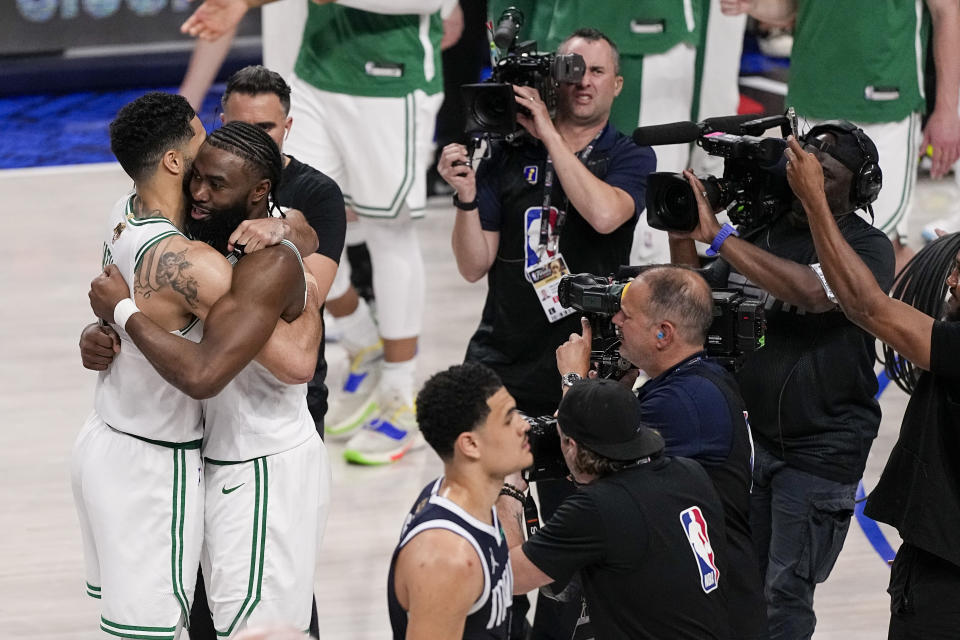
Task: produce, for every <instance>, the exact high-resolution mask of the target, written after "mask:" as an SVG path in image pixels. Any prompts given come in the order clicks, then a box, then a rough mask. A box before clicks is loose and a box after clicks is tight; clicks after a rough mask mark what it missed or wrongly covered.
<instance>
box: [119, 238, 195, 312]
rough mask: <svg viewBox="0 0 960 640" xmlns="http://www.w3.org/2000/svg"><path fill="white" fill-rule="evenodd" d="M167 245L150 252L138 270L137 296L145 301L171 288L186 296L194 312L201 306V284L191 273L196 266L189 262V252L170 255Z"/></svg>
mask: <svg viewBox="0 0 960 640" xmlns="http://www.w3.org/2000/svg"><path fill="white" fill-rule="evenodd" d="M166 245H167V243H166V242H160V243H158V244H156V245H155V246H153V247H150V249H148V250H147V253H146V254H145V255H144V256H143V259H142V260H141V261H140V266H139V267H138V268H137V271H136V273H135V274H134V275H135V276H136V282H135V283H134V292H135V293H139V294H140V295H141V296H143V297H144V298H149V297H150V296H151V295H153V293H155V292H159V291H161V290H162V289H163V288H164V287H170V288H171V289H172V290H173V291H176V292H177V293H179V294H180V295H182V296H183V298H184V300H186V301H187V304H188V305H189V306H190V308H191V309H196V308H197V305H198V295H199V294H198V285H197V280H196V278H194V277H193V276H192V275H190V273H189V269H190V267H191V266H192V264H191V263H190V262H189V261H188V260H187V259H186V253H187V250H186V249H184V250H183V251H179V252H176V251H167V250H166V249H165V247H166Z"/></svg>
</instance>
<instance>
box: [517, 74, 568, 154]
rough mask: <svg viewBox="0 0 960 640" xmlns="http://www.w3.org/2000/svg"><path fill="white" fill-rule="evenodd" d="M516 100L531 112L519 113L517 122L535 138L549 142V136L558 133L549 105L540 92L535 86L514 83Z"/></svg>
mask: <svg viewBox="0 0 960 640" xmlns="http://www.w3.org/2000/svg"><path fill="white" fill-rule="evenodd" d="M513 93H514V100H516V102H517V105H519V106H521V107H523V108H524V109H526V110H527V111H529V112H530V115H529V116H528V115H525V114H523V113H520V112H518V113H517V124H519V125H520V126H521V127H523V128H524V129H526V130H527V132H528V133H529V134H530V135H532V136H533V137H534V138H537V139H538V140H541V141H543V142H544V144H546V143H548V142H549V140H547V138H548V137H550V136H551V135H557V129H556V127H554V126H553V120H552V119H551V118H550V112H549V111H548V110H547V105H546V104H545V103H544V102H543V100H541V99H540V93H539V92H538V91H537V90H536V89H534V88H533V87H523V86H520V85H516V84H515V85H513Z"/></svg>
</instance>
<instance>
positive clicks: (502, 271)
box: [438, 29, 656, 638]
mask: <svg viewBox="0 0 960 640" xmlns="http://www.w3.org/2000/svg"><path fill="white" fill-rule="evenodd" d="M558 52H559V53H577V54H580V55H581V56H583V59H584V63H585V71H584V74H583V78H582V79H581V80H580V82H578V83H576V84H573V83H560V85H559V87H558V91H557V94H558V100H557V110H556V117H555V119H553V120H552V119H551V117H550V113H549V112H548V110H547V108H546V106H545V105H544V103H543V101H542V100H541V98H540V96H539V94H538V92H537V91H536V90H535V89H533V88H531V87H525V86H518V85H514V92H515V96H516V102H517V104H518V105H520V106H521V107H522V108H523V109H524V110H526V114H525V113H524V112H523V111H522V110H521V112H520V113H518V115H517V122H518V123H519V124H520V125H521V126H522V127H523V128H524V129H525V130H526V132H527V133H529V135H524V136H521V137H520V138H519V139H518V140H517V141H515V143H514V144H509V143H506V142H502V141H501V142H497V143H494V145H493V149H492V150H491V156H490V158H489V159H485V160H483V161H482V163H481V164H480V166H479V167H478V168H477V172H476V173H475V172H474V169H473V168H472V167H471V166H469V165H468V164H467V163H468V161H469V159H468V156H467V149H466V148H465V147H464V146H463V145H459V144H452V145H448V146H446V147H445V148H444V150H443V152H442V154H441V157H440V162H439V165H438V171H439V173H440V175H441V176H442V177H443V178H444V180H446V181H447V182H448V183H449V184H450V185H451V186H452V187H453V188H454V189H455V190H456V192H457V193H456V197H455V198H454V204H455V206H456V207H457V212H456V221H455V223H454V228H453V240H452V244H453V252H454V256H455V257H456V261H457V268H458V269H459V271H460V273H461V275H463V277H464V278H466V279H467V280H468V281H470V282H475V281H477V280H479V279H480V278H482V277H483V276H484V275H487V276H488V278H487V282H488V285H489V288H488V291H487V299H486V302H485V304H484V308H483V313H482V316H481V319H480V326H479V327H478V328H477V331H476V332H475V333H474V335H473V337H472V338H471V340H470V344H469V346H468V347H467V353H466V356H465V359H466V360H467V361H475V362H481V363H483V364H485V365H487V366H489V367H490V368H492V369H493V370H494V371H496V372H497V374H498V375H499V376H500V378H501V379H502V380H503V383H504V386H506V388H507V390H509V391H510V394H511V395H512V396H513V397H514V398H516V401H517V406H518V407H519V408H520V410H521V411H523V412H524V413H526V414H527V415H533V416H535V415H543V414H547V413H553V411H554V410H555V409H556V407H557V404H558V403H559V401H560V384H559V383H560V379H559V376H558V374H557V371H556V366H555V362H554V356H553V353H554V350H555V349H556V348H557V347H558V346H559V345H560V344H562V343H563V341H564V340H566V339H567V336H568V335H570V333H571V332H572V331H576V330H577V328H578V326H579V322H578V320H577V318H576V316H575V315H572V312H571V311H568V310H566V309H563V308H562V307H560V305H559V303H558V302H557V298H556V292H555V289H552V288H548V287H556V282H557V280H556V278H553V277H551V276H552V275H553V271H552V270H551V269H550V263H551V262H556V261H557V260H561V261H562V263H561V264H562V269H561V271H562V272H563V273H570V272H590V273H612V272H614V271H616V269H617V268H618V267H619V266H620V265H621V264H625V263H626V262H627V261H628V260H629V254H630V246H631V243H632V241H633V229H634V226H635V225H636V220H637V217H638V216H639V215H640V213H641V212H642V211H643V208H644V197H645V190H646V181H647V175H648V174H649V173H650V172H652V171H653V170H654V169H655V166H656V157H655V156H654V153H653V151H652V150H651V149H650V148H649V147H638V146H636V145H635V144H633V142H632V141H631V140H630V139H629V138H627V137H626V136H624V135H623V134H621V133H620V132H618V131H617V130H616V129H615V128H614V127H613V126H612V125H610V124H609V123H608V120H609V118H610V109H611V105H612V104H613V101H614V99H615V98H616V96H617V95H618V94H619V93H620V90H621V88H622V86H623V78H622V77H621V76H620V75H619V53H618V51H617V48H616V45H615V44H614V43H613V42H612V41H610V39H609V38H607V37H606V36H605V35H604V34H602V33H600V32H599V31H596V30H594V29H581V30H578V31H576V32H574V34H573V35H571V36H570V37H569V38H567V39H566V40H565V41H564V42H563V43H562V44H561V45H560V47H559V49H558ZM527 114H528V115H527ZM542 229H543V230H544V231H545V233H541V230H542ZM544 236H546V243H544V242H543V240H544ZM547 274H549V275H547ZM551 485H552V486H551ZM571 490H572V488H571V487H570V486H569V483H563V485H561V484H560V483H559V482H556V481H553V482H546V483H541V485H540V500H541V502H540V507H541V511H542V512H543V513H544V515H545V516H547V515H549V514H550V513H552V512H553V509H554V508H555V507H556V505H557V504H559V502H560V501H561V500H562V498H563V497H564V496H566V495H568V494H569V493H570V491H571ZM551 606H552V605H551V604H546V605H544V606H543V607H539V613H538V620H537V623H536V626H537V628H538V629H541V628H542V625H545V624H546V625H548V626H549V625H552V624H553V623H552V622H546V620H547V616H549V617H557V616H558V615H560V614H556V615H554V614H546V613H544V611H546V610H547V609H548V608H550V607H551ZM576 614H577V612H576V611H574V612H572V614H571V615H572V617H573V619H572V620H570V621H569V624H570V625H572V624H573V623H574V621H575V620H576ZM541 617H543V620H544V622H540V619H541ZM567 617H570V616H567ZM564 619H566V618H564ZM556 624H557V630H556V631H555V632H553V633H554V635H555V636H556V637H558V638H559V637H564V638H566V637H569V633H568V632H567V630H566V629H565V627H567V626H568V625H567V623H566V622H563V623H556ZM561 628H562V630H561Z"/></svg>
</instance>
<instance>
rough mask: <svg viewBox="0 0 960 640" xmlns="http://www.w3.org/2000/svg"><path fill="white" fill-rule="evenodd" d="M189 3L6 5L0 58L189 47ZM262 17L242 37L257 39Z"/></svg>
mask: <svg viewBox="0 0 960 640" xmlns="http://www.w3.org/2000/svg"><path fill="white" fill-rule="evenodd" d="M196 4H198V3H191V2H190V1H189V0H14V1H12V2H11V1H10V0H2V1H0V55H25V56H29V55H32V54H46V53H56V52H60V51H63V50H65V49H76V48H82V47H104V46H112V45H137V44H150V45H156V44H162V43H176V42H185V41H187V40H188V37H187V36H184V35H182V34H181V33H180V24H181V23H182V22H183V21H184V20H186V19H187V16H189V15H190V12H191V11H193V10H194V8H195V6H196ZM259 33H260V12H259V11H251V12H249V14H248V15H247V16H246V17H245V18H244V20H243V22H242V23H241V24H240V28H239V35H259Z"/></svg>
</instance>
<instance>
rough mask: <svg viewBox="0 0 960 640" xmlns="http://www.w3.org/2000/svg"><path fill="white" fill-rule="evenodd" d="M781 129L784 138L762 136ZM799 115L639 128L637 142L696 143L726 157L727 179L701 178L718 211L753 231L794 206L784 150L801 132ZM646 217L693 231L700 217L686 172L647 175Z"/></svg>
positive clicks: (653, 224) (671, 228)
mask: <svg viewBox="0 0 960 640" xmlns="http://www.w3.org/2000/svg"><path fill="white" fill-rule="evenodd" d="M776 126H779V127H780V133H781V137H780V138H771V137H766V138H763V137H759V136H760V135H761V134H762V133H763V132H765V131H766V130H767V129H770V128H772V127H776ZM796 131H797V129H796V116H795V115H794V114H793V109H792V108H791V109H789V110H788V112H787V114H786V115H783V116H768V117H759V118H758V117H757V116H753V115H748V116H729V117H723V118H708V119H707V120H704V121H703V122H700V123H694V122H676V123H672V124H665V125H657V126H650V127H640V128H638V129H636V131H634V134H633V140H634V142H636V143H637V144H640V145H660V144H680V143H689V142H696V143H697V145H699V146H700V147H701V148H702V149H703V150H704V151H705V152H706V153H707V154H709V155H711V156H717V157H721V158H723V159H724V165H723V177H721V178H718V177H715V176H704V177H701V178H700V181H701V182H702V183H703V188H704V190H705V191H706V196H707V201H708V202H709V203H710V206H711V208H712V209H713V210H714V211H718V210H720V209H726V210H727V215H728V216H729V217H730V221H731V222H732V223H733V224H735V225H738V226H740V227H741V231H744V230H745V231H750V230H752V229H755V228H757V227H760V226H763V225H765V224H767V223H769V222H771V221H773V220H775V219H776V218H777V217H778V216H780V214H782V213H784V212H785V211H787V210H788V209H789V208H790V205H791V203H792V201H793V199H794V198H793V192H792V191H791V189H790V185H789V184H788V183H787V177H786V170H785V160H784V158H783V152H784V150H785V149H786V148H787V141H786V137H787V135H789V134H793V135H794V136H796ZM646 205H647V221H648V222H649V223H650V226H651V227H653V228H655V229H661V230H663V231H680V232H690V231H693V230H694V229H696V228H697V225H698V224H699V221H700V218H699V215H698V213H697V201H696V197H695V196H694V193H693V189H692V188H691V187H690V184H689V183H688V182H687V180H686V178H684V177H683V176H682V175H681V174H678V173H670V172H660V171H658V172H656V173H652V174H650V176H649V177H648V179H647V198H646Z"/></svg>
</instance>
